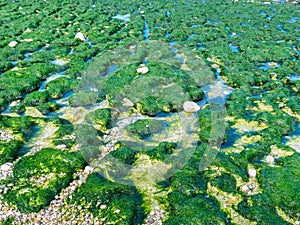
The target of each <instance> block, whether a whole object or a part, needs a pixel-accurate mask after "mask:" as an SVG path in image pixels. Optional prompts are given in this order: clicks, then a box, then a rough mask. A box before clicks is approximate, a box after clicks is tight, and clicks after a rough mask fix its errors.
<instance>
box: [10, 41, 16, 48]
mask: <svg viewBox="0 0 300 225" xmlns="http://www.w3.org/2000/svg"><path fill="white" fill-rule="evenodd" d="M17 44H18V42H17V41H11V42H9V44H8V46H9V47H12V48H14V47H16V46H17Z"/></svg>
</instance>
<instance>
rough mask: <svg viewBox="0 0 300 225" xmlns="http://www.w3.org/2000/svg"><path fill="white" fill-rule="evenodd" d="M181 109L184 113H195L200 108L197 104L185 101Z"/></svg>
mask: <svg viewBox="0 0 300 225" xmlns="http://www.w3.org/2000/svg"><path fill="white" fill-rule="evenodd" d="M183 109H184V111H186V112H191V113H193V112H197V111H198V110H199V109H200V106H199V105H197V103H195V102H192V101H186V102H184V103H183Z"/></svg>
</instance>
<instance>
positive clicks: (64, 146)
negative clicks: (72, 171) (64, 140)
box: [56, 144, 67, 150]
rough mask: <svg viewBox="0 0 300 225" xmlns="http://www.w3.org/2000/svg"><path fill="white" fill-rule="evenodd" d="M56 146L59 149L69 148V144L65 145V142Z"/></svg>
mask: <svg viewBox="0 0 300 225" xmlns="http://www.w3.org/2000/svg"><path fill="white" fill-rule="evenodd" d="M56 148H57V149H61V150H64V149H67V146H66V145H64V144H61V145H57V146H56Z"/></svg>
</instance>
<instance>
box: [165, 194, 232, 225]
mask: <svg viewBox="0 0 300 225" xmlns="http://www.w3.org/2000/svg"><path fill="white" fill-rule="evenodd" d="M168 199H169V201H170V207H171V211H170V215H169V218H168V219H167V221H166V222H165V223H164V224H166V225H173V224H185V225H194V224H220V225H225V224H228V223H227V218H226V217H227V216H226V214H225V213H223V212H221V211H220V209H219V205H218V203H217V202H216V201H215V200H214V199H212V198H210V197H206V196H205V195H200V194H199V195H197V196H195V197H193V198H187V197H186V196H185V195H184V194H182V193H180V192H172V193H171V194H170V195H169V196H168Z"/></svg>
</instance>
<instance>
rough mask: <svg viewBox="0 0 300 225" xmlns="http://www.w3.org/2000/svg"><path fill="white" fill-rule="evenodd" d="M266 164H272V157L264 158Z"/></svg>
mask: <svg viewBox="0 0 300 225" xmlns="http://www.w3.org/2000/svg"><path fill="white" fill-rule="evenodd" d="M266 162H267V163H269V164H274V157H273V156H271V155H268V156H267V157H266Z"/></svg>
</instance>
